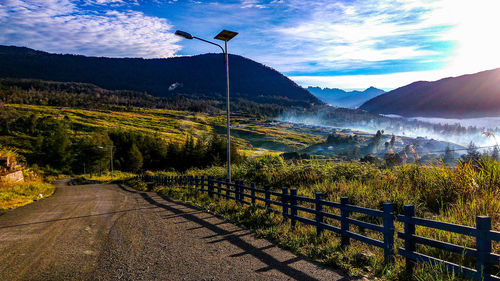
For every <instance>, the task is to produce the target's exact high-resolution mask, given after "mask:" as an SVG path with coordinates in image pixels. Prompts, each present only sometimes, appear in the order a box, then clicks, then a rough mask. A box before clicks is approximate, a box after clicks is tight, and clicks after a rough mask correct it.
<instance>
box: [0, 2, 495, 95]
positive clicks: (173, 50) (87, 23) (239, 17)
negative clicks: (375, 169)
mask: <svg viewBox="0 0 500 281" xmlns="http://www.w3.org/2000/svg"><path fill="white" fill-rule="evenodd" d="M499 2H500V1H498V0H476V1H467V0H419V1H416V0H400V1H397V0H343V1H334V0H330V1H328V0H317V1H313V0H311V1H304V0H302V1H299V0H266V1H261V0H233V1H202V0H199V1H196V0H153V1H142V0H44V1H34V0H0V44H4V45H16V46H26V47H30V48H34V49H39V50H44V51H48V52H55V53H72V54H83V55H91V56H108V57H144V58H158V57H171V56H177V55H195V54H200V53H207V52H218V49H217V48H216V47H214V46H211V45H208V44H204V43H202V42H200V41H196V40H183V39H181V38H179V37H176V36H174V35H173V32H175V30H176V29H181V30H185V31H188V32H191V33H192V34H193V35H196V36H199V37H202V38H205V39H212V38H213V36H214V35H216V34H217V33H218V32H219V31H220V30H222V29H229V30H233V31H237V32H239V35H238V36H237V37H235V38H234V39H233V40H232V41H231V42H230V45H229V49H230V52H231V53H234V54H238V55H242V56H246V57H249V58H251V59H254V60H256V61H258V62H261V63H263V64H265V65H268V66H270V67H273V68H275V69H277V70H279V71H281V72H283V73H284V74H286V75H287V76H289V77H290V78H291V79H292V80H294V81H296V82H297V83H299V84H301V85H303V86H309V85H314V86H322V87H338V88H344V89H363V88H367V87H369V86H372V85H373V86H376V87H379V88H384V89H391V88H396V87H399V86H403V85H406V84H408V83H410V82H413V81H417V80H436V79H439V78H443V77H447V76H454V75H460V74H465V73H473V72H477V71H480V70H486V69H491V68H496V67H500V56H499V55H498V54H497V53H498V50H499V49H500V40H499V39H498V38H497V37H498V36H497V35H496V32H497V31H496V29H497V28H498V26H500V20H499V19H498V18H499V17H498V15H497V12H498V11H499V10H500V4H499Z"/></svg>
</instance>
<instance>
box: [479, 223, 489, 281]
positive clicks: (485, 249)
mask: <svg viewBox="0 0 500 281" xmlns="http://www.w3.org/2000/svg"><path fill="white" fill-rule="evenodd" d="M476 229H477V237H476V249H477V263H476V270H477V272H478V274H480V276H479V277H480V279H481V280H490V278H491V265H490V264H489V262H488V258H489V256H490V253H491V238H490V236H489V234H490V230H491V218H490V217H487V216H477V217H476Z"/></svg>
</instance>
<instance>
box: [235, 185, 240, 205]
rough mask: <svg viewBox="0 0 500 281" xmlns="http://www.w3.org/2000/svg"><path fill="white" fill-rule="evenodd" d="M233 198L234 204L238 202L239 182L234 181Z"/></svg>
mask: <svg viewBox="0 0 500 281" xmlns="http://www.w3.org/2000/svg"><path fill="white" fill-rule="evenodd" d="M234 198H235V201H236V203H241V202H240V181H234Z"/></svg>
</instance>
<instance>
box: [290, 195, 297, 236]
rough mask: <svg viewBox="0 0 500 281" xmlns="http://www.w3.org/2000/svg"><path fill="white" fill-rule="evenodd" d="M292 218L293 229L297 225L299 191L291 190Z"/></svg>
mask: <svg viewBox="0 0 500 281" xmlns="http://www.w3.org/2000/svg"><path fill="white" fill-rule="evenodd" d="M290 206H291V207H290V217H291V218H292V227H295V225H296V224H297V220H296V218H297V189H295V188H293V189H290Z"/></svg>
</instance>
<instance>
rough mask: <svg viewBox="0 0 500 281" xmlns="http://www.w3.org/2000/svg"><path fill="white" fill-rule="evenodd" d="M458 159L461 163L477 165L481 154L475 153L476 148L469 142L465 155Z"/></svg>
mask: <svg viewBox="0 0 500 281" xmlns="http://www.w3.org/2000/svg"><path fill="white" fill-rule="evenodd" d="M460 158H461V161H462V162H463V163H471V164H473V165H478V164H479V163H480V161H481V154H480V153H479V152H478V151H477V147H476V146H475V145H474V143H473V142H470V144H469V147H468V148H467V153H466V154H464V155H462V156H461V157H460Z"/></svg>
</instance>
